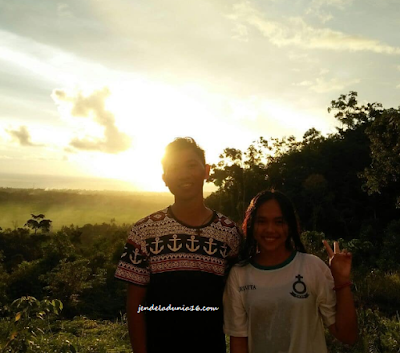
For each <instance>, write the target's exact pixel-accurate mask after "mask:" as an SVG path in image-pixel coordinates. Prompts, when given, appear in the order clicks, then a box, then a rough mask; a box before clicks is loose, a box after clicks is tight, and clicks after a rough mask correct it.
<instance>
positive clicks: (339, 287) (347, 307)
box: [323, 240, 358, 344]
mask: <svg viewBox="0 0 400 353" xmlns="http://www.w3.org/2000/svg"><path fill="white" fill-rule="evenodd" d="M323 243H324V246H325V248H326V251H327V253H328V255H329V265H330V268H331V272H332V276H333V279H334V283H335V288H334V289H335V290H336V316H335V319H336V322H335V323H334V324H333V325H331V326H329V330H330V332H331V333H332V335H333V336H335V337H336V338H337V339H338V340H339V341H341V342H343V343H347V344H354V343H355V342H356V341H357V338H358V326H357V315H356V310H355V307H354V300H353V294H352V293H351V282H350V273H351V253H348V252H347V251H346V250H344V251H340V249H339V244H338V243H337V242H334V250H333V251H332V248H331V247H330V246H329V244H328V243H327V242H326V240H324V242H323Z"/></svg>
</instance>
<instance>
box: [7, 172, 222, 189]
mask: <svg viewBox="0 0 400 353" xmlns="http://www.w3.org/2000/svg"><path fill="white" fill-rule="evenodd" d="M160 179H161V176H160ZM0 188H12V189H44V190H61V191H62V190H76V191H110V192H112V191H115V192H130V193H154V194H169V193H170V192H169V190H168V189H167V187H165V190H164V191H157V190H143V189H140V188H138V187H135V185H134V184H133V183H131V182H128V181H124V180H118V179H112V178H100V177H92V176H62V175H50V174H28V173H27V174H24V173H3V172H0ZM213 191H215V186H213V185H212V184H209V183H208V184H205V187H204V193H205V194H210V193H211V192H213Z"/></svg>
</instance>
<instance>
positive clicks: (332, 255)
mask: <svg viewBox="0 0 400 353" xmlns="http://www.w3.org/2000/svg"><path fill="white" fill-rule="evenodd" d="M322 243H323V244H324V246H325V249H326V252H327V253H328V256H329V266H330V268H331V272H332V276H333V278H334V280H335V285H336V286H340V285H342V284H343V283H346V282H349V281H350V272H351V258H352V255H351V253H349V252H347V250H346V249H344V250H342V251H340V249H339V243H338V242H337V241H335V242H334V243H333V250H332V248H331V247H330V245H329V244H328V242H327V241H326V240H323V241H322Z"/></svg>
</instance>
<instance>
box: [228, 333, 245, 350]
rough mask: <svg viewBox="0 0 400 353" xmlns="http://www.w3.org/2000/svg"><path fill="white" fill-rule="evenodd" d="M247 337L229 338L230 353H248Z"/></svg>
mask: <svg viewBox="0 0 400 353" xmlns="http://www.w3.org/2000/svg"><path fill="white" fill-rule="evenodd" d="M247 340H248V339H247V337H234V336H231V338H230V346H231V349H230V351H231V353H249V350H248V345H247Z"/></svg>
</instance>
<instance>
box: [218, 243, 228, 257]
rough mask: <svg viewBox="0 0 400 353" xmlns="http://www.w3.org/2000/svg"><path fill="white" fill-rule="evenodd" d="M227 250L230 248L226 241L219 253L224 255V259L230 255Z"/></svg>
mask: <svg viewBox="0 0 400 353" xmlns="http://www.w3.org/2000/svg"><path fill="white" fill-rule="evenodd" d="M222 249H224V250H223V251H222ZM227 250H228V246H227V245H226V243H224V245H222V246H221V249H219V253H220V254H221V255H222V258H223V259H225V257H227V256H228V253H227Z"/></svg>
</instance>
